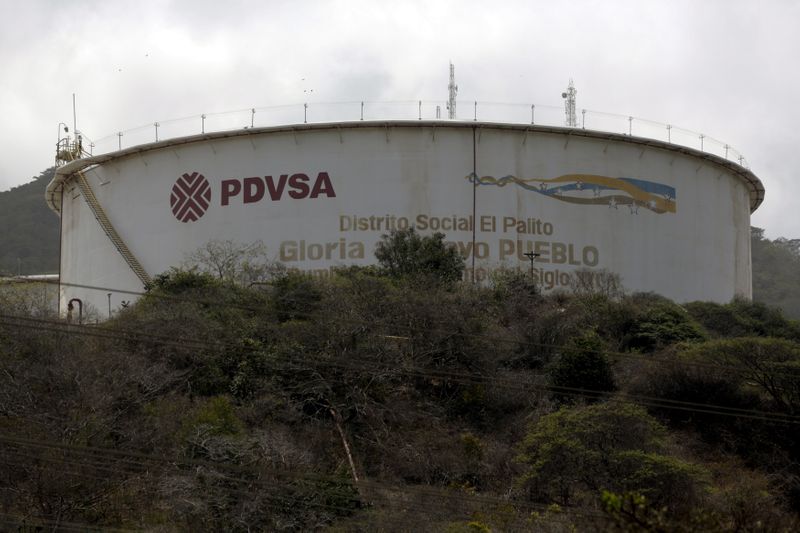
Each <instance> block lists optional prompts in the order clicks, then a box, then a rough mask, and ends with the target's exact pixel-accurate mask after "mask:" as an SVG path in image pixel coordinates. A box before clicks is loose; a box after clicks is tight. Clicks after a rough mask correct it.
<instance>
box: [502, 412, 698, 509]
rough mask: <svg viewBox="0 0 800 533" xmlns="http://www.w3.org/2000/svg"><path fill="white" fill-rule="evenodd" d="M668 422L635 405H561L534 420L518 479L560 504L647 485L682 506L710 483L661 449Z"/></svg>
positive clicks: (540, 497)
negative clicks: (600, 493)
mask: <svg viewBox="0 0 800 533" xmlns="http://www.w3.org/2000/svg"><path fill="white" fill-rule="evenodd" d="M665 435H666V429H665V428H664V427H663V426H662V425H661V424H659V423H658V422H657V421H656V420H655V419H654V418H652V417H651V416H650V415H648V414H647V412H646V411H645V410H644V409H643V408H641V407H638V406H634V405H630V404H619V403H604V404H597V405H592V406H586V407H578V408H571V409H562V410H560V411H558V412H556V413H553V414H550V415H547V416H545V417H542V418H541V419H540V420H539V421H538V422H537V423H535V424H534V425H532V426H531V428H530V429H529V431H528V434H527V435H526V436H525V438H524V440H523V441H522V443H521V445H520V451H521V453H520V455H519V456H518V461H519V462H520V463H522V464H524V465H525V467H526V470H527V471H526V472H525V474H524V475H523V476H522V477H521V478H520V479H519V482H520V484H521V485H522V486H523V487H525V488H527V489H528V494H529V497H530V498H531V499H532V500H537V501H544V502H555V503H558V504H560V505H568V504H573V503H576V502H577V501H578V500H581V499H583V500H586V499H593V498H594V497H595V495H596V494H597V493H598V492H599V491H600V490H601V489H605V490H613V491H623V490H624V491H638V492H640V493H641V492H644V491H646V492H647V493H648V495H649V497H650V498H651V499H652V500H653V501H654V502H656V503H658V504H660V505H670V506H671V507H672V508H674V510H676V511H678V512H683V511H685V510H686V509H688V508H689V507H691V505H692V504H693V503H694V502H695V500H696V499H697V498H698V497H699V494H700V491H701V489H702V488H703V486H704V485H705V484H706V480H705V473H704V472H703V470H702V469H700V468H699V467H696V466H693V465H690V464H688V463H685V462H683V461H681V460H679V459H676V458H673V457H669V456H667V455H665V454H664V451H665V449H666V442H665Z"/></svg>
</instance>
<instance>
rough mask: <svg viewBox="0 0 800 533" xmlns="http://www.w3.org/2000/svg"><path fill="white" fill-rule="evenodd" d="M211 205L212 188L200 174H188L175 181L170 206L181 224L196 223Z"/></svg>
mask: <svg viewBox="0 0 800 533" xmlns="http://www.w3.org/2000/svg"><path fill="white" fill-rule="evenodd" d="M210 203H211V186H210V185H209V184H208V180H207V179H206V178H205V176H203V175H202V174H200V173H199V172H192V173H191V174H189V173H186V174H184V175H183V176H181V177H180V178H178V179H177V180H176V181H175V185H173V186H172V195H170V197H169V205H170V207H172V214H173V215H175V218H177V219H178V220H180V221H181V222H194V221H195V220H197V219H199V218H200V217H202V216H203V215H204V214H205V213H206V210H207V209H208V206H209V204H210Z"/></svg>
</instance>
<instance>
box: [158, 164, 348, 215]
mask: <svg viewBox="0 0 800 533" xmlns="http://www.w3.org/2000/svg"><path fill="white" fill-rule="evenodd" d="M219 188H220V190H219V195H218V196H217V197H218V198H219V199H220V200H219V202H220V207H234V206H235V205H236V204H240V205H242V204H252V203H258V202H270V201H271V202H278V201H280V200H282V199H287V200H303V199H306V198H308V199H314V198H320V197H327V198H336V191H335V190H334V188H333V183H332V182H331V178H330V176H329V175H328V173H327V172H320V173H318V174H317V177H316V179H315V178H313V177H311V176H308V175H307V174H302V173H297V174H291V175H289V174H281V175H279V176H276V177H275V178H273V177H272V176H264V177H250V178H242V179H240V178H229V179H224V180H221V181H220V182H219ZM237 199H238V200H239V201H236V200H237ZM210 204H211V185H210V184H209V182H208V180H206V178H205V177H203V175H202V174H200V173H198V172H192V173H191V174H189V173H186V174H184V175H183V176H181V177H180V178H178V180H177V181H176V182H175V185H173V186H172V195H171V196H170V207H172V214H173V215H175V218H177V219H178V220H179V221H181V222H194V221H196V220H198V219H199V218H200V217H202V216H203V215H204V214H205V212H206V211H207V210H208V207H209V205H210Z"/></svg>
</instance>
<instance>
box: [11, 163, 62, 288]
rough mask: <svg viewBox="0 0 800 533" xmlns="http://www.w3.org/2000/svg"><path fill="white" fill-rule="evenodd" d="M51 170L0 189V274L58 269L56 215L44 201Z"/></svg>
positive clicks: (44, 271) (44, 272)
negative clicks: (20, 183) (0, 191)
mask: <svg viewBox="0 0 800 533" xmlns="http://www.w3.org/2000/svg"><path fill="white" fill-rule="evenodd" d="M54 170H55V169H53V168H50V169H47V170H45V171H44V172H42V173H41V174H40V175H39V177H37V178H34V179H33V181H31V182H29V183H26V184H24V185H20V186H18V187H14V188H13V189H10V190H8V191H5V192H2V193H0V227H1V228H3V231H2V232H0V275H9V274H13V275H16V274H18V273H19V274H56V273H58V217H57V216H56V215H55V214H54V213H53V212H52V211H50V209H49V208H48V207H47V204H45V201H44V192H45V189H46V188H47V184H48V183H50V180H52V179H53V171H54Z"/></svg>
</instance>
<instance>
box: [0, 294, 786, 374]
mask: <svg viewBox="0 0 800 533" xmlns="http://www.w3.org/2000/svg"><path fill="white" fill-rule="evenodd" d="M31 283H49V284H55V283H57V282H54V281H31ZM61 285H65V286H71V287H76V288H84V289H91V290H98V291H112V292H120V293H123V294H131V295H136V296H148V297H152V298H158V299H161V300H166V301H175V302H182V303H193V304H199V305H208V306H214V307H227V308H234V309H240V310H243V311H251V312H267V313H273V312H274V311H273V310H272V309H270V308H269V307H268V306H266V305H260V306H254V305H245V304H237V303H234V302H220V301H218V300H204V299H201V298H190V297H185V296H176V295H168V294H160V293H158V292H147V291H145V292H143V291H130V290H122V289H114V288H110V287H99V286H93V285H84V284H71V283H61ZM284 301H287V300H284ZM288 301H289V302H292V303H304V302H300V301H298V300H293V299H288ZM291 314H292V315H294V316H302V317H305V318H308V319H317V320H320V319H324V320H333V321H339V322H342V323H351V324H358V325H371V326H374V327H385V328H389V329H394V330H404V331H405V332H407V333H415V332H418V331H420V330H423V328H420V327H413V326H408V325H404V324H391V323H385V322H380V321H377V320H373V321H369V320H366V319H364V318H347V317H344V316H342V315H338V316H336V317H335V318H332V317H331V316H329V315H326V314H324V313H313V312H309V311H295V310H292V311H291ZM0 316H2V315H0ZM424 331H426V332H428V333H440V334H446V335H453V336H458V337H465V338H473V339H479V340H485V341H488V342H499V343H504V344H513V345H518V346H527V347H532V348H542V349H547V350H563V349H564V346H563V345H558V344H551V343H541V342H532V341H527V340H521V339H512V338H507V337H501V336H490V335H482V334H477V333H468V332H464V331H458V330H452V329H444V328H441V327H438V328H435V329H434V328H427V329H425V330H424ZM396 337H397V338H402V337H400V336H396ZM790 342H793V341H790ZM570 349H571V350H574V351H579V352H582V353H592V354H597V355H604V356H606V357H613V358H622V359H633V360H639V361H645V362H648V363H660V364H669V365H675V366H688V367H697V368H706V369H713V370H721V371H725V372H731V373H737V374H744V375H749V374H751V373H752V372H751V371H750V370H748V369H745V368H741V367H737V366H732V365H722V364H719V363H706V362H702V361H687V360H674V359H666V358H663V357H658V356H654V355H640V354H635V353H630V352H619V351H612V350H594V349H591V348H585V347H580V346H571V347H570ZM771 374H772V375H775V376H782V377H788V378H791V379H797V378H798V376H797V375H796V374H788V373H782V372H771Z"/></svg>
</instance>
